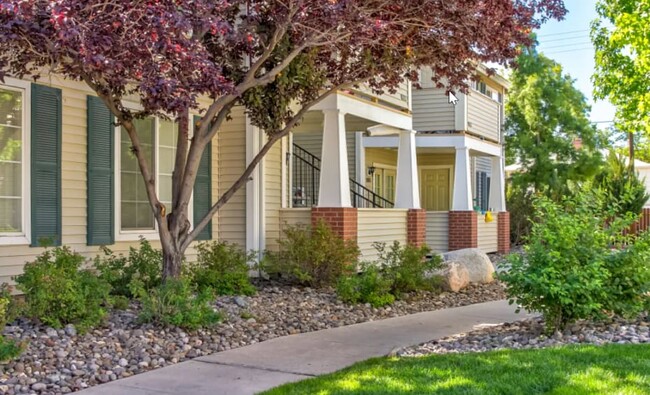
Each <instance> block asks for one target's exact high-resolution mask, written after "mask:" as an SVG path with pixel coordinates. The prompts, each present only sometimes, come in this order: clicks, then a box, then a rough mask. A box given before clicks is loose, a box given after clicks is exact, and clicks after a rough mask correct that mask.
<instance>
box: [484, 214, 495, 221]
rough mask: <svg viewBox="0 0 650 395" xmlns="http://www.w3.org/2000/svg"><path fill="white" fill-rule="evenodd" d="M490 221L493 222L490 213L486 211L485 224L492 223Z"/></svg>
mask: <svg viewBox="0 0 650 395" xmlns="http://www.w3.org/2000/svg"><path fill="white" fill-rule="evenodd" d="M492 221H494V217H493V216H492V211H486V212H485V222H492Z"/></svg>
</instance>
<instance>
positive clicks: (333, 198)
mask: <svg viewBox="0 0 650 395" xmlns="http://www.w3.org/2000/svg"><path fill="white" fill-rule="evenodd" d="M323 114H324V115H325V121H324V126H323V152H322V156H321V170H320V187H319V193H318V207H352V202H351V200H350V175H349V173H348V151H347V147H346V140H345V114H344V113H343V112H341V111H340V110H338V109H334V110H323Z"/></svg>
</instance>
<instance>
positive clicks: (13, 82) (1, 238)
mask: <svg viewBox="0 0 650 395" xmlns="http://www.w3.org/2000/svg"><path fill="white" fill-rule="evenodd" d="M0 87H2V88H3V89H7V90H12V91H17V92H22V93H23V119H22V125H23V130H22V142H23V143H22V150H21V151H22V153H21V154H22V174H21V177H22V180H21V181H22V190H21V193H22V194H23V196H22V203H23V204H22V221H23V223H22V228H23V231H22V232H16V233H0V245H30V244H31V234H32V232H31V231H32V206H31V145H30V142H31V131H32V128H31V119H32V118H31V103H32V94H31V83H30V82H28V81H22V80H18V79H15V78H8V77H7V78H5V83H4V84H0Z"/></svg>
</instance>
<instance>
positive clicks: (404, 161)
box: [395, 130, 420, 209]
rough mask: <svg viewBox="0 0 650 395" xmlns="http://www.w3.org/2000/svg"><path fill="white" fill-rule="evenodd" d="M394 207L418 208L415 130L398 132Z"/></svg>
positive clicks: (418, 193)
mask: <svg viewBox="0 0 650 395" xmlns="http://www.w3.org/2000/svg"><path fill="white" fill-rule="evenodd" d="M395 189H396V190H397V191H396V196H395V208H413V209H419V208H420V183H419V182H418V162H417V153H416V145H415V131H414V130H402V131H400V132H399V148H398V151H397V181H396V187H395Z"/></svg>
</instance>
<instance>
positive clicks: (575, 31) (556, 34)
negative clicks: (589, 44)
mask: <svg viewBox="0 0 650 395" xmlns="http://www.w3.org/2000/svg"><path fill="white" fill-rule="evenodd" d="M588 31H589V29H582V30H572V31H567V32H559V33H551V34H540V35H538V36H537V37H551V36H560V35H562V34H569V33H581V32H588Z"/></svg>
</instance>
